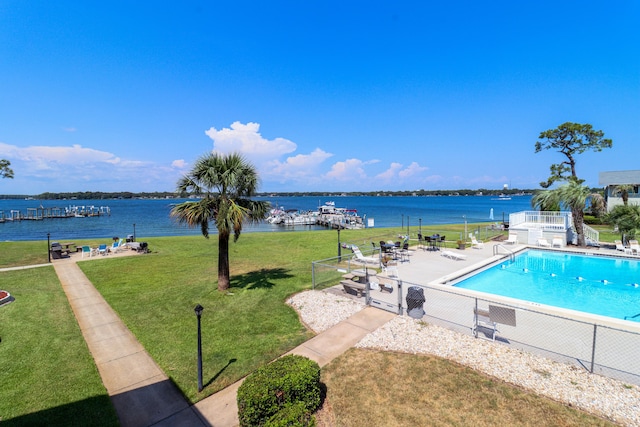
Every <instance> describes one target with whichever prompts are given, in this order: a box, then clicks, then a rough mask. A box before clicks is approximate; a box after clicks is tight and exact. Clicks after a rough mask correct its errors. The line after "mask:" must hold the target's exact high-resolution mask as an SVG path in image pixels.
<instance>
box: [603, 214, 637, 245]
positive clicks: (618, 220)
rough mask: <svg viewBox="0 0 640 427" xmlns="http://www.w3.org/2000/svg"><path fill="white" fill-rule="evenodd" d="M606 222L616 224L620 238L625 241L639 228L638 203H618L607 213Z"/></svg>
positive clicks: (633, 236) (632, 236) (634, 234)
mask: <svg viewBox="0 0 640 427" xmlns="http://www.w3.org/2000/svg"><path fill="white" fill-rule="evenodd" d="M607 222H608V223H609V224H613V225H615V226H616V228H617V229H618V231H619V232H620V240H622V241H623V242H624V243H627V242H628V241H629V239H634V238H635V236H636V234H638V230H640V205H618V206H616V207H614V208H613V209H612V210H611V212H609V214H608V215H607Z"/></svg>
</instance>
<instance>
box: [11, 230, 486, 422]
mask: <svg viewBox="0 0 640 427" xmlns="http://www.w3.org/2000/svg"><path fill="white" fill-rule="evenodd" d="M475 226H476V225H473V224H469V225H468V227H469V228H468V229H469V231H471V230H473V229H475ZM422 229H423V234H431V233H434V232H438V233H440V234H441V235H442V234H446V235H447V236H448V239H450V240H455V239H456V238H457V236H459V234H460V232H462V231H464V225H461V224H457V225H441V226H431V227H427V226H423V227H422ZM417 230H418V228H417V227H412V229H411V231H412V234H415V233H417ZM403 231H404V230H400V228H399V227H398V228H396V229H375V228H374V229H365V230H343V231H341V233H340V238H341V241H342V242H343V243H357V244H359V245H363V246H362V247H363V248H364V247H365V246H364V245H368V244H369V243H368V242H369V241H375V242H378V241H379V240H388V239H390V238H391V239H393V238H395V237H396V236H397V235H398V234H399V233H401V232H403ZM449 236H452V237H449ZM138 240H139V241H147V242H148V243H149V246H150V249H151V253H150V254H146V255H140V256H132V257H125V258H115V257H114V258H110V257H106V258H104V259H95V258H94V259H92V260H91V261H86V262H80V263H79V265H80V267H81V268H82V269H83V270H84V271H85V273H86V274H87V276H88V277H89V279H90V280H91V281H92V282H93V284H94V285H95V286H96V287H97V288H98V290H99V291H100V292H101V293H102V295H103V296H104V297H105V299H106V300H107V301H108V303H109V304H110V305H111V306H112V307H113V308H114V309H115V310H116V311H117V312H118V314H119V315H120V317H121V318H122V320H123V321H124V322H125V324H126V325H127V326H128V327H129V328H130V329H131V331H132V332H133V333H134V334H135V335H136V337H137V338H138V339H139V341H140V342H141V343H142V344H143V345H144V347H145V348H146V349H147V351H149V353H150V354H151V355H152V357H153V358H154V359H155V360H156V361H157V362H158V364H159V365H160V366H161V368H162V369H163V370H164V371H165V373H166V374H167V375H168V376H169V377H170V378H171V379H172V380H173V381H174V382H175V383H176V384H177V386H178V387H179V388H180V389H181V390H182V391H183V393H184V394H185V396H187V397H188V398H189V399H190V400H191V401H192V402H195V401H198V400H200V399H202V398H204V397H206V396H208V395H210V394H212V393H214V392H216V391H218V390H221V389H223V388H224V387H226V386H227V385H229V384H231V383H233V382H235V381H237V380H238V379H240V378H242V377H244V376H245V375H247V374H248V373H250V372H252V371H253V370H255V369H256V368H257V367H258V366H260V365H262V364H264V363H266V362H268V361H270V360H272V359H274V358H276V357H278V356H280V355H281V354H283V353H284V352H286V351H288V350H290V349H291V348H293V347H295V346H296V345H298V344H300V343H302V342H303V341H305V340H306V339H308V338H309V337H310V333H309V332H308V331H307V330H306V329H305V328H304V327H303V326H302V325H301V324H300V322H299V320H298V316H297V314H296V312H295V311H294V310H293V309H291V308H290V307H288V306H287V305H286V304H285V303H284V301H285V300H286V298H287V297H288V296H290V295H291V294H293V293H295V292H299V291H302V290H305V289H310V288H311V283H312V277H311V261H313V260H319V259H325V258H329V257H333V256H336V255H337V232H336V231H335V230H325V231H311V232H295V233H291V232H278V233H244V234H242V236H241V237H240V239H239V240H238V241H237V242H236V243H233V242H231V243H230V264H231V273H232V277H231V284H232V288H231V289H230V292H229V293H220V292H218V291H217V253H218V251H217V245H218V241H217V235H212V236H211V239H208V240H207V239H205V238H203V237H202V236H187V237H161V238H148V239H145V238H139V239H138ZM77 242H78V243H79V244H81V243H91V244H92V243H95V242H89V241H87V242H80V241H77ZM43 245H44V248H46V242H44V243H43V242H42V241H41V242H16V243H13V242H0V253H3V254H9V256H7V257H5V256H3V257H2V258H1V259H0V268H1V267H7V266H14V265H24V264H39V263H42V262H46V260H45V257H46V250H45V253H44V255H43V254H42V252H43V251H42V247H43ZM0 283H2V288H4V289H7V290H9V291H10V292H11V293H12V294H14V295H16V298H17V301H16V302H14V303H11V304H9V305H8V306H4V307H1V308H0V336H1V337H2V343H0V360H2V361H3V362H5V361H17V362H15V363H10V364H9V365H10V366H11V368H10V369H8V370H5V371H3V372H2V373H0V380H1V381H0V384H2V387H0V421H1V420H5V421H6V420H8V419H11V422H13V423H15V424H16V425H19V424H18V423H19V422H20V421H21V420H22V422H24V423H25V424H32V423H33V422H34V421H33V420H34V419H32V418H31V417H37V416H42V417H50V419H51V420H55V419H56V417H60V414H62V417H63V418H64V416H66V415H65V414H68V413H69V411H71V412H73V413H75V412H79V413H83V411H85V412H91V413H94V412H95V413H99V412H100V411H103V412H108V413H109V415H108V416H105V417H104V419H106V422H105V423H106V424H107V425H109V424H112V423H114V422H115V421H114V417H115V415H114V414H113V410H112V408H111V406H110V403H109V400H108V397H107V395H106V391H105V390H104V388H103V387H102V385H101V383H100V378H99V376H98V374H97V371H96V368H95V365H94V364H93V362H92V360H91V357H90V355H89V353H88V351H87V348H86V345H85V344H84V341H83V340H82V337H81V335H80V332H79V330H78V327H77V324H76V323H75V319H74V318H73V315H72V313H71V311H70V308H69V306H68V303H67V301H66V298H65V296H64V293H63V292H62V290H61V289H60V286H59V282H58V280H57V278H56V276H55V273H54V272H53V269H51V268H49V267H43V268H38V269H31V270H20V271H9V272H0ZM196 304H202V305H203V306H204V307H205V310H204V313H203V317H202V332H203V357H204V384H205V388H204V390H203V392H202V393H198V392H197V369H196V317H195V314H194V311H193V308H194V306H195V305H196ZM16 334H18V335H16ZM16 336H17V337H18V338H19V339H16ZM5 364H6V363H5ZM87 408H89V409H87ZM46 419H47V422H46V424H51V425H55V424H56V422H55V421H51V422H49V418H46ZM75 419H80V418H78V417H76V418H75Z"/></svg>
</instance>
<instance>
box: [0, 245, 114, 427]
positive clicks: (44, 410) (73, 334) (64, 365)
mask: <svg viewBox="0 0 640 427" xmlns="http://www.w3.org/2000/svg"><path fill="white" fill-rule="evenodd" d="M27 246H29V245H27ZM45 247H46V244H45ZM0 282H1V283H2V288H3V289H5V290H9V292H10V293H11V295H12V296H14V297H15V301H14V302H12V303H10V304H8V305H4V306H2V307H0V337H1V338H2V342H0V360H1V361H2V367H1V368H0V385H1V386H0V423H1V424H2V425H3V426H5V425H6V426H33V425H47V426H71V425H78V426H83V425H86V424H87V420H91V424H92V425H96V426H98V425H99V426H115V425H118V421H117V417H116V414H115V411H114V409H113V407H112V405H111V401H110V400H109V396H108V395H107V391H106V390H105V388H104V386H103V385H102V381H101V379H100V375H99V374H98V370H97V368H96V366H95V364H94V362H93V358H92V357H91V354H90V353H89V350H88V348H87V346H86V344H85V342H84V339H83V338H82V334H81V332H80V328H79V327H78V324H77V323H76V319H75V317H74V315H73V312H72V311H71V308H70V307H69V304H68V302H67V298H66V296H65V294H64V292H63V291H62V288H61V287H60V282H59V281H58V278H57V276H56V274H55V272H54V271H53V268H52V267H41V268H34V269H28V270H19V271H9V272H1V273H0Z"/></svg>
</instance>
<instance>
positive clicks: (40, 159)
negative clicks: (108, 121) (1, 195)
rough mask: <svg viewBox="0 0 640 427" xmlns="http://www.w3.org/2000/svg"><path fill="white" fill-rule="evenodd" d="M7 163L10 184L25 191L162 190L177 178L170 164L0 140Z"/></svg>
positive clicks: (76, 148) (1, 154)
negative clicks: (9, 163)
mask: <svg viewBox="0 0 640 427" xmlns="http://www.w3.org/2000/svg"><path fill="white" fill-rule="evenodd" d="M0 158H3V159H7V160H9V161H10V162H11V168H12V169H13V170H14V172H15V178H14V179H13V180H12V184H15V185H16V188H24V190H18V191H19V192H23V193H25V194H38V193H42V192H66V191H88V190H91V191H165V190H172V189H173V188H174V186H175V183H176V182H177V180H178V178H179V173H178V171H176V169H175V167H173V165H166V166H164V165H158V164H155V163H152V162H147V161H140V160H135V159H122V158H120V157H119V156H117V155H115V154H114V153H110V152H107V151H101V150H95V149H92V148H85V147H82V146H81V145H72V146H28V147H19V146H16V145H9V144H5V143H0Z"/></svg>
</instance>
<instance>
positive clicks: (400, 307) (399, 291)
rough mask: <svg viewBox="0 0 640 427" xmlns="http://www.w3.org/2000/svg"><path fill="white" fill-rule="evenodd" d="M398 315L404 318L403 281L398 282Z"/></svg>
mask: <svg viewBox="0 0 640 427" xmlns="http://www.w3.org/2000/svg"><path fill="white" fill-rule="evenodd" d="M398 315H400V316H402V280H398Z"/></svg>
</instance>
